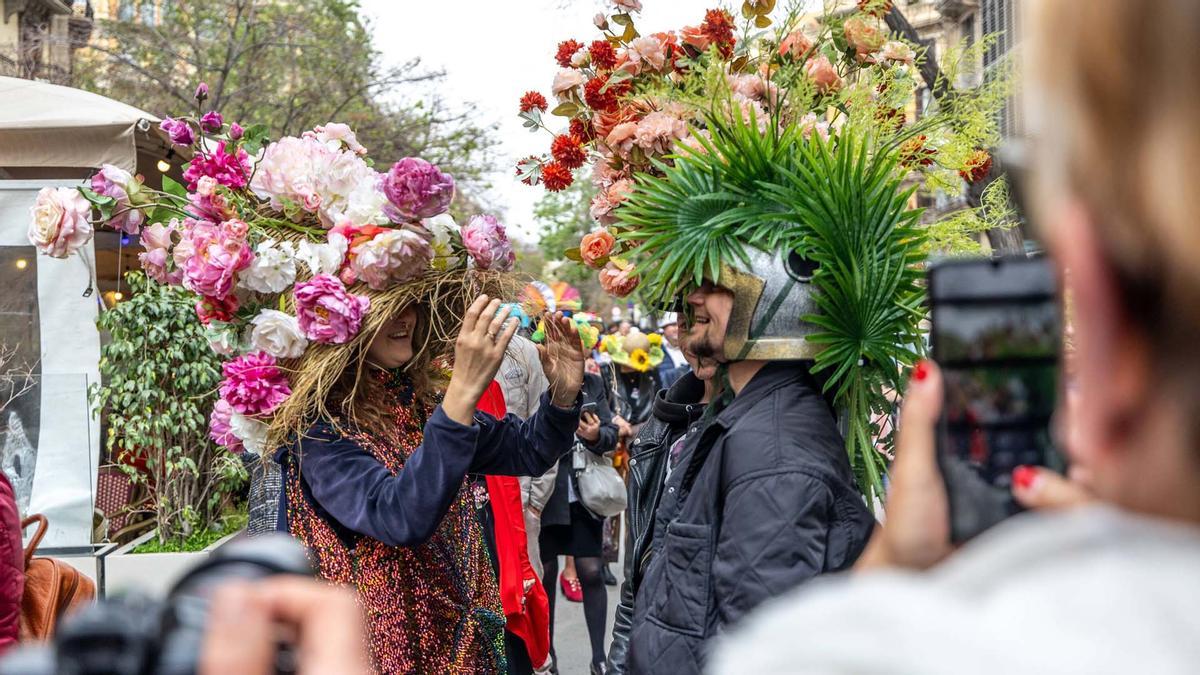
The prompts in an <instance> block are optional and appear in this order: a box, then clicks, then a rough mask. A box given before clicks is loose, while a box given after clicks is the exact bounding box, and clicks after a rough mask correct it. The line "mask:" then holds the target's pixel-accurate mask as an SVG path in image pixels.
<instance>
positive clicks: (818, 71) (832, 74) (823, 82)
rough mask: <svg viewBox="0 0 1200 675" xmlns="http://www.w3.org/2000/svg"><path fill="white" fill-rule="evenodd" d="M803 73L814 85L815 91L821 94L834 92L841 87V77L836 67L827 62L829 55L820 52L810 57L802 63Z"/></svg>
mask: <svg viewBox="0 0 1200 675" xmlns="http://www.w3.org/2000/svg"><path fill="white" fill-rule="evenodd" d="M804 74H805V75H807V76H808V79H810V80H812V81H813V84H814V85H816V87H817V91H819V92H820V93H822V94H828V93H830V92H835V91H837V90H839V89H841V88H842V84H843V82H842V77H841V76H840V75H838V72H837V69H836V68H834V67H833V64H832V63H830V62H829V57H828V56H825V55H824V54H821V55H820V56H817V57H814V58H810V59H809V60H808V61H807V62H805V64H804Z"/></svg>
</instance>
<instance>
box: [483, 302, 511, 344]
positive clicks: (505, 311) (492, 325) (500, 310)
mask: <svg viewBox="0 0 1200 675" xmlns="http://www.w3.org/2000/svg"><path fill="white" fill-rule="evenodd" d="M489 308H490V305H489ZM496 309H497V311H496V312H495V314H494V316H492V320H491V321H490V322H489V323H488V328H487V334H488V336H489V338H490V339H491V340H493V341H495V340H496V336H498V335H500V331H501V330H503V328H504V320H505V319H507V318H508V315H509V314H510V313H512V308H511V307H497V308H496Z"/></svg>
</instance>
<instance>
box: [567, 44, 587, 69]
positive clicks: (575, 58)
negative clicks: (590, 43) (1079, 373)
mask: <svg viewBox="0 0 1200 675" xmlns="http://www.w3.org/2000/svg"><path fill="white" fill-rule="evenodd" d="M590 56H591V54H590V53H589V52H588V48H587V47H580V48H579V49H578V50H577V51H576V52H575V53H574V54H572V55H571V65H572V66H575V67H576V68H582V67H584V66H586V65H587V64H588V61H589V60H590V58H589V57H590Z"/></svg>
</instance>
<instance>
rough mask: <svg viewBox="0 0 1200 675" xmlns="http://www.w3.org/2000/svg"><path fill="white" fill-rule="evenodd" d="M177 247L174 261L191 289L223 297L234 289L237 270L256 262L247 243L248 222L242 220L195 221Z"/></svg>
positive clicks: (211, 295) (215, 296)
mask: <svg viewBox="0 0 1200 675" xmlns="http://www.w3.org/2000/svg"><path fill="white" fill-rule="evenodd" d="M193 222H195V224H194V225H192V226H191V227H189V228H187V229H186V230H185V231H184V233H183V239H182V240H181V241H180V242H179V244H178V245H177V246H176V247H175V251H174V258H175V264H176V266H178V267H179V268H180V269H181V270H183V283H184V286H186V287H187V288H188V289H190V290H192V291H195V292H197V293H199V294H200V295H207V296H210V297H214V298H219V299H224V298H225V297H226V296H228V295H229V294H230V292H232V291H233V286H234V284H235V283H236V282H237V274H238V272H240V271H242V270H244V269H246V268H247V267H249V266H250V264H251V263H252V262H254V253H253V252H252V251H251V250H250V245H249V244H247V243H246V239H245V237H246V232H247V229H248V226H247V225H246V223H244V222H242V221H240V220H229V221H226V222H224V223H222V224H221V225H219V226H218V225H213V224H212V223H208V222H204V221H199V222H196V221H193Z"/></svg>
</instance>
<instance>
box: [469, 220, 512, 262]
mask: <svg viewBox="0 0 1200 675" xmlns="http://www.w3.org/2000/svg"><path fill="white" fill-rule="evenodd" d="M462 238H463V247H464V248H466V249H467V253H468V254H470V256H471V259H472V260H474V261H475V266H476V267H478V268H479V269H482V270H497V271H500V272H507V271H508V270H510V269H512V266H513V263H514V262H515V261H516V259H517V258H516V254H515V253H513V249H512V244H511V243H510V242H509V241H508V235H507V234H506V233H505V231H504V226H503V225H501V224H500V221H498V220H496V219H495V218H494V217H492V216H489V215H480V216H473V217H472V218H471V219H470V220H468V221H467V224H466V225H465V226H464V227H463V229H462Z"/></svg>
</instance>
